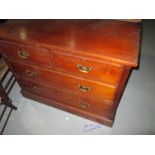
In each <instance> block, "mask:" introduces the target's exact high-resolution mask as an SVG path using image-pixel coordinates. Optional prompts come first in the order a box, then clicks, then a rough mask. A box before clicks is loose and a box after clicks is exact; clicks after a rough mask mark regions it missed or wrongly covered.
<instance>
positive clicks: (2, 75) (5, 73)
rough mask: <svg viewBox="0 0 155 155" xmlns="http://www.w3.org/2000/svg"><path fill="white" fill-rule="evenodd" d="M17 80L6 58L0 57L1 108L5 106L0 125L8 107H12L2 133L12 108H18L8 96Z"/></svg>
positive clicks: (0, 116) (1, 132)
mask: <svg viewBox="0 0 155 155" xmlns="http://www.w3.org/2000/svg"><path fill="white" fill-rule="evenodd" d="M15 82H16V80H15V78H14V76H13V74H12V73H11V72H10V71H9V68H8V66H7V64H6V63H5V61H4V59H3V58H2V57H0V108H2V107H3V110H2V112H1V114H0V125H1V121H2V119H3V118H4V114H5V112H6V110H7V108H10V111H9V114H8V116H7V117H6V120H5V121H4V122H5V123H4V124H3V126H2V130H1V131H0V134H3V132H4V129H5V126H6V124H7V122H8V120H9V117H10V115H11V112H12V110H13V109H14V110H16V109H17V108H16V107H15V106H14V105H13V104H12V100H11V99H10V98H9V96H8V95H9V93H10V91H11V89H12V87H13V85H14V84H15ZM2 105H4V106H2Z"/></svg>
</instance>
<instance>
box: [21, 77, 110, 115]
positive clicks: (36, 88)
mask: <svg viewBox="0 0 155 155" xmlns="http://www.w3.org/2000/svg"><path fill="white" fill-rule="evenodd" d="M18 80H19V81H20V84H21V87H22V89H24V90H26V91H29V92H32V93H35V94H38V95H41V96H43V97H46V98H49V99H52V100H55V101H57V102H60V103H63V104H66V105H70V106H72V107H75V108H78V109H80V110H84V111H87V112H91V113H94V114H97V115H101V116H103V114H109V113H110V110H111V106H107V105H106V104H105V103H104V102H97V101H94V100H90V99H87V98H83V97H80V96H78V95H73V94H70V93H67V92H65V91H61V90H58V89H54V88H51V87H49V86H47V85H43V84H39V83H36V82H32V81H30V80H27V79H25V78H19V79H18Z"/></svg>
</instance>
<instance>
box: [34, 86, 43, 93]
mask: <svg viewBox="0 0 155 155" xmlns="http://www.w3.org/2000/svg"><path fill="white" fill-rule="evenodd" d="M32 89H33V90H34V91H35V92H37V93H40V92H41V89H40V88H38V87H37V86H33V88H32Z"/></svg>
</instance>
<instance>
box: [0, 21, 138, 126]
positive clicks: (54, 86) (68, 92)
mask: <svg viewBox="0 0 155 155" xmlns="http://www.w3.org/2000/svg"><path fill="white" fill-rule="evenodd" d="M139 46H140V25H139V24H137V23H128V22H123V21H113V20H17V21H16V20H10V21H8V22H7V23H5V24H2V25H1V26H0V51H1V53H2V54H3V56H4V58H5V59H6V61H7V63H8V65H9V67H10V69H11V70H12V72H13V73H14V75H15V77H16V79H17V81H18V83H19V85H20V86H21V93H22V94H23V95H24V96H25V97H28V98H31V99H34V100H37V101H40V102H42V103H45V104H48V105H51V106H54V107H56V108H59V109H62V110H65V111H68V112H71V113H74V114H76V115H79V116H82V117H85V118H88V119H91V120H94V121H96V122H99V123H103V124H106V125H108V126H112V124H113V122H114V118H115V114H116V110H117V107H118V104H119V101H120V99H121V96H122V94H123V91H124V88H125V85H126V82H127V79H128V77H129V74H130V71H131V69H132V67H137V66H138V56H139Z"/></svg>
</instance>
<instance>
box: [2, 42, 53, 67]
mask: <svg viewBox="0 0 155 155" xmlns="http://www.w3.org/2000/svg"><path fill="white" fill-rule="evenodd" d="M0 46H1V48H2V52H3V54H4V56H5V57H8V58H11V59H14V60H16V61H18V62H22V63H30V64H37V65H42V66H49V65H50V58H49V52H48V50H46V49H44V48H36V47H29V46H23V45H15V44H10V43H9V44H8V43H1V44H0ZM51 61H52V58H51Z"/></svg>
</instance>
